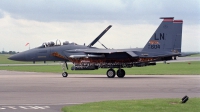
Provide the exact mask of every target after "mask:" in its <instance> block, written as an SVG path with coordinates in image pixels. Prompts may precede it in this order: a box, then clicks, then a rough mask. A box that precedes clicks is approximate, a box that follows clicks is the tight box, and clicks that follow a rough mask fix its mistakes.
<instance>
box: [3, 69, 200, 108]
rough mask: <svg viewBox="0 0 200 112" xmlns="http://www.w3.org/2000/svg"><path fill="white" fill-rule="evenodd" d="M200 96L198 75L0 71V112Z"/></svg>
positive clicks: (199, 77) (199, 78)
mask: <svg viewBox="0 0 200 112" xmlns="http://www.w3.org/2000/svg"><path fill="white" fill-rule="evenodd" d="M184 95H188V96H189V97H200V76H199V75H192V76H189V75H164V76H163V75H126V76H125V78H117V77H116V78H113V79H112V78H107V76H106V75H73V74H71V75H69V77H68V78H62V77H61V75H60V74H52V73H34V72H14V71H6V70H0V112H41V111H42V112H59V111H60V109H61V107H63V106H64V105H74V104H82V103H86V102H96V101H105V100H131V99H152V98H180V99H181V98H182V97H183V96H184Z"/></svg>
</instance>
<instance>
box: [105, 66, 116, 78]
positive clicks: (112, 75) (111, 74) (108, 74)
mask: <svg viewBox="0 0 200 112" xmlns="http://www.w3.org/2000/svg"><path fill="white" fill-rule="evenodd" d="M107 77H108V78H114V77H115V70H113V69H112V68H111V69H109V70H108V71H107Z"/></svg>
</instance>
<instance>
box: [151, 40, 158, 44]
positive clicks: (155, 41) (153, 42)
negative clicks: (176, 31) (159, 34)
mask: <svg viewBox="0 0 200 112" xmlns="http://www.w3.org/2000/svg"><path fill="white" fill-rule="evenodd" d="M149 44H151V45H154V44H160V43H159V42H158V41H157V40H150V41H149Z"/></svg>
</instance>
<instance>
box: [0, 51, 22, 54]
mask: <svg viewBox="0 0 200 112" xmlns="http://www.w3.org/2000/svg"><path fill="white" fill-rule="evenodd" d="M16 53H19V52H16V51H8V52H7V51H2V52H0V54H16Z"/></svg>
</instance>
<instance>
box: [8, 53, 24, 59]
mask: <svg viewBox="0 0 200 112" xmlns="http://www.w3.org/2000/svg"><path fill="white" fill-rule="evenodd" d="M8 59H10V60H15V61H25V60H26V58H25V55H24V53H18V54H14V55H12V56H10V57H9V58H8Z"/></svg>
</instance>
